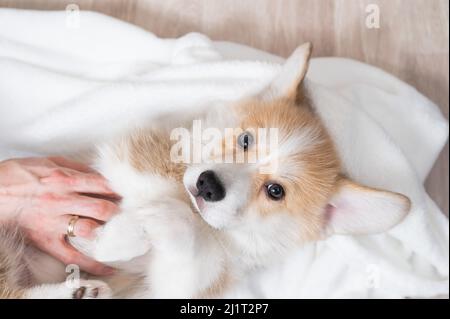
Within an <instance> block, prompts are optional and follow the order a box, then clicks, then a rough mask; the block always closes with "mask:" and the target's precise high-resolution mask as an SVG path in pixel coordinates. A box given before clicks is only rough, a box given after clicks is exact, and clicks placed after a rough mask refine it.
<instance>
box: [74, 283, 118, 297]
mask: <svg viewBox="0 0 450 319" xmlns="http://www.w3.org/2000/svg"><path fill="white" fill-rule="evenodd" d="M72 290H73V291H72V299H108V298H111V297H112V292H111V289H110V288H109V287H108V285H107V284H105V283H104V282H102V281H99V280H80V287H79V288H73V289H72Z"/></svg>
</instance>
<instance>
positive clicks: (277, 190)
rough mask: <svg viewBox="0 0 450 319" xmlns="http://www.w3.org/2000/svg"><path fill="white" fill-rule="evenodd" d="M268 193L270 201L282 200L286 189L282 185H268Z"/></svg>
mask: <svg viewBox="0 0 450 319" xmlns="http://www.w3.org/2000/svg"><path fill="white" fill-rule="evenodd" d="M266 191H267V195H268V196H269V198H270V199H273V200H280V199H282V198H283V197H284V189H283V186H281V185H280V184H267V185H266Z"/></svg>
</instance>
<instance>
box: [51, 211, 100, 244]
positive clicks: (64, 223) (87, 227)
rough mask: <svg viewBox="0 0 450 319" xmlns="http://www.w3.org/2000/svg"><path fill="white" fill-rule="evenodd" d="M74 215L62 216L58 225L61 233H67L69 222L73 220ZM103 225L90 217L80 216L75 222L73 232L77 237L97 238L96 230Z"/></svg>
mask: <svg viewBox="0 0 450 319" xmlns="http://www.w3.org/2000/svg"><path fill="white" fill-rule="evenodd" d="M72 218H73V215H64V216H61V218H60V222H59V224H58V225H57V227H58V230H59V233H60V234H67V230H68V227H69V223H70V221H71V220H72ZM100 226H101V225H100V224H99V223H98V222H96V221H94V220H92V219H89V218H78V220H77V221H76V222H75V224H74V230H73V233H74V235H75V236H77V237H82V238H87V239H94V238H95V230H96V229H97V228H98V227H100Z"/></svg>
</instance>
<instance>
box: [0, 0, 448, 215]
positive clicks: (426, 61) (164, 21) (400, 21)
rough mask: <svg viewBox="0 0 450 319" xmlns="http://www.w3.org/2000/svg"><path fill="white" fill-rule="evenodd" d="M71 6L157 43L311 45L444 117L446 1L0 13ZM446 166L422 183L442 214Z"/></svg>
mask: <svg viewBox="0 0 450 319" xmlns="http://www.w3.org/2000/svg"><path fill="white" fill-rule="evenodd" d="M69 3H76V4H78V5H79V7H80V8H81V9H82V10H95V11H100V12H103V13H106V14H108V15H111V16H114V17H117V18H120V19H123V20H126V21H129V22H131V23H134V24H137V25H139V26H141V27H143V28H145V29H147V30H149V31H151V32H153V33H155V34H157V35H158V36H164V37H177V36H180V35H183V34H185V33H187V32H190V31H198V32H202V33H205V34H207V35H208V36H210V37H211V38H212V39H215V40H229V41H235V42H239V43H243V44H247V45H251V46H254V47H256V48H259V49H263V50H266V51H270V52H272V53H276V54H279V55H282V56H287V55H288V54H289V53H290V52H291V51H292V50H293V49H294V48H295V47H296V46H297V45H298V44H300V43H302V42H304V41H312V42H313V43H314V55H315V56H343V57H349V58H354V59H358V60H361V61H364V62H367V63H370V64H373V65H376V66H379V67H381V68H383V69H384V70H387V71H389V72H391V73H393V74H394V75H396V76H398V77H399V78H401V79H403V80H404V81H406V82H408V83H410V84H412V85H413V86H415V87H416V88H417V89H418V90H419V91H420V92H422V93H423V94H425V95H426V96H428V97H429V98H430V99H431V100H433V101H434V102H435V103H437V104H438V105H439V107H440V108H441V110H442V111H443V113H444V114H445V115H446V117H447V118H448V109H449V71H448V70H449V29H448V24H449V2H448V0H191V1H187V0H95V1H94V0H80V1H74V0H72V1H65V0H0V7H16V8H28V9H43V10H49V9H52V10H53V9H59V10H61V9H64V8H65V7H66V5H67V4H69ZM371 3H374V4H377V5H378V7H379V9H380V28H378V29H373V28H372V29H370V28H367V27H366V25H365V20H366V16H367V13H366V11H365V10H366V6H367V5H368V4H371ZM418 152H420V150H418ZM448 163H449V149H448V144H447V146H446V148H445V150H444V151H443V152H442V154H441V156H440V158H439V159H438V161H437V163H436V165H435V166H434V168H433V170H432V172H431V174H430V176H429V178H428V180H427V183H426V186H427V189H428V192H429V193H430V195H431V197H432V198H433V199H434V200H435V201H436V202H437V204H438V205H439V206H440V207H441V208H442V210H443V211H444V212H445V213H446V214H447V215H448V211H449V200H448V198H449V195H448V192H449V164H448Z"/></svg>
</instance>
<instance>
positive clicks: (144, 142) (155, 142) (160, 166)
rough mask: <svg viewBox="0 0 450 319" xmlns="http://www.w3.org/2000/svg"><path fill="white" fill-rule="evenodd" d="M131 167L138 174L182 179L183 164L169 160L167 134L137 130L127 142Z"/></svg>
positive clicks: (169, 145)
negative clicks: (144, 173)
mask: <svg viewBox="0 0 450 319" xmlns="http://www.w3.org/2000/svg"><path fill="white" fill-rule="evenodd" d="M127 142H128V146H129V157H130V161H131V165H132V166H133V167H134V168H136V169H137V170H138V171H139V172H148V173H157V174H158V175H160V176H162V177H168V178H173V179H175V180H176V181H178V182H181V181H182V179H183V174H184V171H185V169H186V167H185V165H184V164H181V163H174V162H173V161H172V160H171V159H170V148H171V146H172V145H171V143H170V137H169V134H168V133H167V132H164V131H155V130H139V131H136V132H135V133H134V134H132V135H131V136H130V138H129V139H128V140H127Z"/></svg>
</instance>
